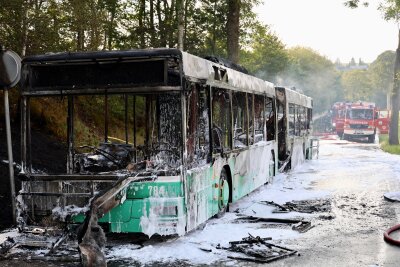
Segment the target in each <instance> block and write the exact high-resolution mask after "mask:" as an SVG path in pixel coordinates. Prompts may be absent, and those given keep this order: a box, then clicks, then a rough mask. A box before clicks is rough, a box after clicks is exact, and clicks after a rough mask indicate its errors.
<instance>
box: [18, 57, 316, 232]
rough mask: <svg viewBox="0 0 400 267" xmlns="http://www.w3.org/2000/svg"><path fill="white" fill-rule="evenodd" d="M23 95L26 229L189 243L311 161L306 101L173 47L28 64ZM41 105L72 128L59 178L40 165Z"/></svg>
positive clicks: (22, 196)
mask: <svg viewBox="0 0 400 267" xmlns="http://www.w3.org/2000/svg"><path fill="white" fill-rule="evenodd" d="M21 97H22V99H21V110H22V112H21V114H22V118H21V129H22V130H21V143H22V162H21V166H22V170H21V172H20V174H19V179H20V180H21V181H22V190H21V191H20V193H19V196H18V203H19V204H18V206H19V221H20V222H28V223H33V224H35V223H38V224H39V223H42V222H48V221H50V220H52V221H53V220H58V221H62V222H67V223H82V222H83V221H84V220H85V218H86V219H87V218H88V217H89V216H96V219H95V222H96V223H98V224H99V225H101V226H102V227H103V228H104V229H107V230H108V231H110V232H117V233H122V232H123V233H127V232H130V233H144V234H146V235H148V236H152V235H153V234H160V235H173V234H178V235H183V234H184V233H186V232H188V231H191V230H193V229H195V228H196V227H197V226H199V225H200V224H202V223H204V222H205V221H206V220H208V219H209V218H211V217H213V216H215V215H218V214H221V213H223V212H225V211H226V210H227V209H228V207H229V203H232V202H235V201H237V200H238V199H240V198H241V197H243V196H245V195H246V194H248V193H250V192H252V191H253V190H255V189H256V188H258V187H260V186H262V185H264V184H266V183H268V182H270V181H271V179H272V178H273V176H274V175H275V173H276V172H277V171H278V164H280V165H281V167H282V169H283V168H284V167H287V166H290V165H291V166H292V167H294V166H295V165H297V164H298V163H299V162H301V161H303V160H304V158H305V157H308V158H310V157H311V156H312V145H311V143H310V140H309V135H310V128H311V119H312V117H311V114H312V102H311V99H310V98H309V97H306V96H304V95H302V94H300V93H298V92H295V91H293V90H290V89H287V88H275V87H274V85H273V84H272V83H269V82H266V81H263V80H261V79H258V78H256V77H253V76H250V75H246V74H244V73H241V72H239V71H236V70H233V69H230V68H228V67H226V66H223V65H220V64H218V63H214V62H211V61H208V60H206V59H203V58H200V57H197V56H194V55H191V54H188V53H185V52H181V51H179V50H176V49H149V50H129V51H102V52H84V53H83V52H82V53H78V52H77V53H57V54H46V55H38V56H31V57H27V58H25V59H24V60H23V64H22V80H21ZM40 99H45V100H47V99H53V100H54V101H48V102H46V103H48V105H51V104H53V105H54V104H55V105H56V109H54V110H57V114H58V113H60V114H61V115H59V116H58V117H62V118H63V119H64V120H65V133H66V134H65V143H66V145H65V156H64V157H65V170H64V171H62V172H60V171H59V172H53V171H51V172H50V171H46V170H40V169H38V168H36V167H35V166H32V159H33V158H37V157H40V156H41V155H40V153H37V152H36V151H35V148H34V146H32V144H34V142H35V140H33V139H32V135H31V128H32V127H31V119H30V116H31V109H32V108H33V106H34V102H35V101H38V100H40ZM49 108H50V106H49ZM116 116H119V117H120V119H119V120H114V117H116ZM83 121H84V122H85V123H84V124H85V125H86V126H85V127H86V128H85V127H83V126H82V124H83ZM89 126H90V127H91V128H90V129H87V127H89ZM93 210H95V211H93Z"/></svg>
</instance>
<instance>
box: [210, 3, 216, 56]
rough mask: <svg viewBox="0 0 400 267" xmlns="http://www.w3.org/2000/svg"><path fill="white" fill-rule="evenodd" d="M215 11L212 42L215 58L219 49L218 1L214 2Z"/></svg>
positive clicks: (212, 52)
mask: <svg viewBox="0 0 400 267" xmlns="http://www.w3.org/2000/svg"><path fill="white" fill-rule="evenodd" d="M214 1H215V2H214V9H213V12H214V14H213V27H212V40H211V54H212V55H213V56H214V55H215V52H216V47H217V44H216V43H217V0H214Z"/></svg>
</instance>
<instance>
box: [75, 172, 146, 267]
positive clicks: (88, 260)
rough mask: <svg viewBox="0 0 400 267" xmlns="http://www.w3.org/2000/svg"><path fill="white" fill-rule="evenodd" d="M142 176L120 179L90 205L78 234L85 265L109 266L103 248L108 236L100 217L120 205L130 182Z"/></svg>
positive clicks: (86, 266) (82, 259) (88, 266)
mask: <svg viewBox="0 0 400 267" xmlns="http://www.w3.org/2000/svg"><path fill="white" fill-rule="evenodd" d="M140 180H141V177H126V178H124V179H121V180H120V181H118V182H117V183H116V184H115V185H114V186H113V187H112V188H111V189H109V190H107V191H105V192H104V193H103V194H100V195H97V196H96V198H94V199H93V201H92V202H91V205H90V210H89V211H88V212H87V214H86V218H85V221H84V223H83V225H82V228H81V230H80V233H79V234H78V243H79V252H80V256H81V261H82V264H83V266H84V267H92V266H107V262H106V258H105V256H104V253H103V248H104V246H105V244H106V237H105V234H104V231H103V229H102V228H101V227H100V226H99V224H98V219H99V218H101V217H102V216H104V214H106V213H107V212H109V211H110V210H111V209H113V208H115V207H116V206H118V205H119V204H120V203H121V202H122V201H123V199H121V196H120V193H121V191H123V190H124V189H125V188H126V187H127V186H128V185H129V184H130V183H132V182H137V181H140Z"/></svg>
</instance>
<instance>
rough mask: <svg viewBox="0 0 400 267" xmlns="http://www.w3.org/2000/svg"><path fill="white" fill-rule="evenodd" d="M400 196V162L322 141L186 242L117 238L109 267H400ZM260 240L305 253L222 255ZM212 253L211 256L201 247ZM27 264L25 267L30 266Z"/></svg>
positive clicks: (375, 151) (367, 147) (371, 150)
mask: <svg viewBox="0 0 400 267" xmlns="http://www.w3.org/2000/svg"><path fill="white" fill-rule="evenodd" d="M391 191H400V156H396V155H390V154H387V153H384V152H382V151H381V150H380V149H379V147H378V144H377V143H376V144H367V143H356V142H348V141H340V140H324V141H321V146H320V154H319V158H318V159H315V160H312V161H307V162H306V163H305V164H304V165H303V166H301V167H299V168H297V169H295V170H293V171H291V172H290V173H289V174H287V175H280V176H278V177H276V178H275V181H274V182H273V183H272V184H270V185H266V186H264V187H263V188H260V189H259V190H257V191H256V192H254V193H252V194H250V195H249V196H247V197H245V198H244V199H242V200H240V201H238V202H237V203H235V204H234V205H233V206H231V211H236V212H230V213H227V214H226V215H225V216H223V217H222V218H220V219H211V220H209V222H208V223H207V225H205V227H204V228H203V229H199V230H196V231H194V232H191V233H189V234H187V235H186V236H185V237H180V238H173V239H170V240H167V241H165V240H162V241H159V240H154V239H153V240H151V241H149V242H147V243H146V242H144V243H143V242H142V241H141V245H144V247H141V246H138V245H135V242H134V240H132V239H130V237H128V238H125V239H124V238H121V237H120V236H117V237H115V236H114V237H109V243H108V246H107V249H106V255H107V258H108V263H109V266H208V265H213V266H399V265H400V247H395V246H391V245H389V244H387V243H385V241H384V240H383V232H384V231H385V230H386V229H388V228H389V227H391V226H393V225H395V224H398V223H400V216H399V214H400V202H389V201H387V200H385V199H384V198H383V194H384V193H385V192H391ZM303 199H324V200H328V201H329V203H330V210H329V211H326V212H315V213H312V214H302V213H299V212H294V213H293V212H291V213H288V214H275V213H272V212H271V211H272V209H273V207H267V206H265V205H261V204H260V201H262V200H270V201H271V200H272V201H275V202H277V203H280V204H282V203H284V202H285V201H291V200H303ZM242 215H252V216H260V217H266V216H267V217H271V216H274V217H282V218H288V217H289V218H290V217H296V216H302V217H304V218H306V219H307V220H310V221H311V223H312V226H313V228H311V229H310V230H309V231H307V232H305V233H297V232H295V231H293V230H292V229H291V227H290V226H286V225H277V224H257V223H256V224H255V223H251V224H246V223H242V224H240V223H239V224H238V223H237V218H238V217H240V216H242ZM248 233H252V234H253V235H259V236H262V237H265V236H271V237H272V238H273V241H272V242H274V243H276V244H279V245H281V246H285V247H288V248H291V249H294V250H297V251H298V254H297V255H296V256H291V257H288V258H285V259H281V260H278V261H275V262H272V263H269V264H257V263H251V262H245V261H239V260H231V259H227V255H228V254H227V253H226V252H225V251H223V250H221V249H216V245H217V243H218V244H221V245H222V246H226V244H228V241H231V240H240V239H241V238H242V237H245V236H246V235H248ZM200 247H201V248H206V249H209V250H210V251H211V252H205V251H203V250H200V249H199V248H200ZM24 264H25V265H24ZM16 265H19V266H73V265H70V264H68V263H67V264H66V263H57V262H55V263H54V262H53V263H50V262H37V261H33V262H31V263H26V262H25V261H21V260H19V259H13V260H7V261H0V266H16Z"/></svg>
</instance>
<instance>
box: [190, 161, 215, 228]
mask: <svg viewBox="0 0 400 267" xmlns="http://www.w3.org/2000/svg"><path fill="white" fill-rule="evenodd" d="M218 178H219V175H218ZM186 181H187V190H188V192H187V194H186V196H187V202H186V205H187V206H186V209H187V211H186V212H187V231H190V230H193V229H195V228H196V227H197V226H199V225H200V224H202V223H204V222H205V221H207V220H208V219H209V218H211V217H212V216H213V215H214V214H216V213H217V211H218V203H217V200H216V193H217V190H216V189H215V188H214V186H213V185H214V184H215V183H218V180H216V177H215V175H214V171H213V168H212V167H211V166H210V165H207V166H204V167H202V168H196V169H193V170H189V171H188V174H187V180H186Z"/></svg>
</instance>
